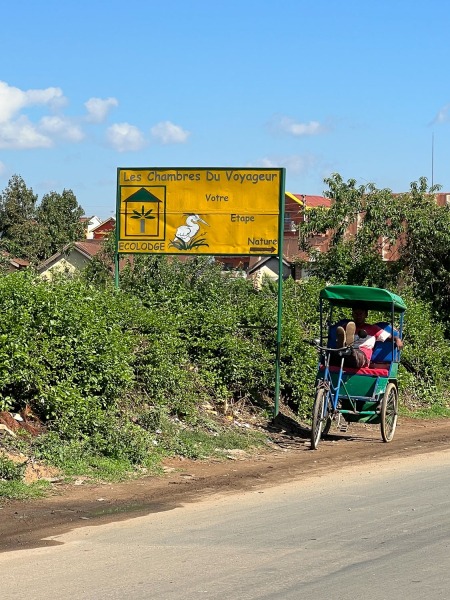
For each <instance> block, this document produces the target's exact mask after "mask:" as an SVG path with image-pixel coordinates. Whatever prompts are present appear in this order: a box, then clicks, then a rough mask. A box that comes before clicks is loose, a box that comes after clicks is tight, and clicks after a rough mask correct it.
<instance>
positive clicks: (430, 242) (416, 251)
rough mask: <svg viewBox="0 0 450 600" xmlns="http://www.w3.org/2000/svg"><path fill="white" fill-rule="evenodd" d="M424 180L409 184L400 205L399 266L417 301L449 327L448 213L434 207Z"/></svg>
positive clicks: (449, 246) (449, 232)
mask: <svg viewBox="0 0 450 600" xmlns="http://www.w3.org/2000/svg"><path fill="white" fill-rule="evenodd" d="M432 191H434V189H433V190H428V189H427V181H426V179H425V178H422V179H420V180H419V182H418V183H413V184H411V191H410V193H409V194H403V195H402V196H401V197H400V199H399V201H400V202H401V203H402V209H403V215H404V228H405V233H404V235H403V236H402V244H401V260H400V264H401V267H402V268H403V272H404V274H405V276H406V277H407V278H408V280H410V281H411V283H412V285H413V287H414V290H415V293H416V294H417V296H418V297H419V298H422V299H423V300H425V301H426V302H430V304H431V306H432V307H433V308H434V310H435V311H436V314H437V316H438V318H439V319H440V320H441V321H445V322H446V323H447V328H448V327H449V326H450V253H449V250H448V249H449V248H450V210H449V209H448V208H447V207H446V206H445V207H441V206H437V204H436V202H435V199H434V196H433V194H432V193H430V192H432Z"/></svg>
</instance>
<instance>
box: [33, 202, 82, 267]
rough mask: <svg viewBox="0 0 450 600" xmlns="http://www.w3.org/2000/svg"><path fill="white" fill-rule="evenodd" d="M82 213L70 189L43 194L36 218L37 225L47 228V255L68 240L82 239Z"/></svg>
mask: <svg viewBox="0 0 450 600" xmlns="http://www.w3.org/2000/svg"><path fill="white" fill-rule="evenodd" d="M83 215H84V210H83V209H82V207H81V206H80V205H79V204H78V201H77V199H76V196H75V194H74V193H73V192H72V190H63V192H62V194H58V193H57V192H50V193H48V194H45V195H44V196H43V198H42V201H41V203H40V205H39V206H38V208H37V211H36V218H37V222H38V223H39V225H41V226H43V227H45V229H46V230H47V233H48V237H49V248H48V255H49V256H50V255H52V254H54V253H55V252H57V251H59V250H61V249H62V248H63V247H64V246H65V245H66V244H67V243H69V242H76V241H78V240H82V239H84V237H85V232H84V228H83V225H82V223H81V221H80V217H82V216H83Z"/></svg>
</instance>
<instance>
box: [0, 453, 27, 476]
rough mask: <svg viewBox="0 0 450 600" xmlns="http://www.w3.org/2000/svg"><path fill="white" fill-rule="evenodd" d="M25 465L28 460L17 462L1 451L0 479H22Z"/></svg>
mask: <svg viewBox="0 0 450 600" xmlns="http://www.w3.org/2000/svg"><path fill="white" fill-rule="evenodd" d="M25 467H26V461H25V462H22V463H16V462H14V461H12V460H11V459H9V458H8V457H7V456H6V454H4V453H3V452H0V481H21V480H22V478H23V474H24V472H25Z"/></svg>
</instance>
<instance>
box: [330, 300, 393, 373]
mask: <svg viewBox="0 0 450 600" xmlns="http://www.w3.org/2000/svg"><path fill="white" fill-rule="evenodd" d="M368 314H369V311H368V310H367V308H366V307H365V306H359V305H357V306H354V307H353V309H352V318H353V321H349V322H348V323H347V325H346V327H345V329H344V327H342V326H338V327H337V329H336V337H337V340H336V347H337V348H343V347H344V346H346V345H347V346H350V345H352V348H351V353H350V354H349V355H348V356H344V366H345V367H352V368H356V369H360V368H362V367H368V366H369V365H370V360H371V358H372V353H373V349H374V346H375V342H377V341H380V342H384V341H386V340H389V339H392V333H391V332H390V331H387V330H386V329H382V328H381V327H379V326H378V325H371V324H370V323H367V322H366V319H367V316H368ZM393 336H394V341H395V344H396V346H397V348H398V349H399V350H400V349H401V348H403V342H402V340H401V339H400V337H399V333H398V331H395V330H394V333H393ZM331 363H332V364H335V365H340V364H341V358H340V357H339V356H338V355H336V354H332V355H331Z"/></svg>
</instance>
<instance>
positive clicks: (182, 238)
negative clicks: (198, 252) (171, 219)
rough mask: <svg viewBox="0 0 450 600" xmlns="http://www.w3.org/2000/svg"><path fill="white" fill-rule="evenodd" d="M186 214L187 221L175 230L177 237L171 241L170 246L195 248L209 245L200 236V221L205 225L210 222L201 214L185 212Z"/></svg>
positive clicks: (182, 248)
mask: <svg viewBox="0 0 450 600" xmlns="http://www.w3.org/2000/svg"><path fill="white" fill-rule="evenodd" d="M185 216H187V219H186V223H185V224H184V225H180V226H179V227H178V229H177V230H176V232H175V237H174V239H173V240H172V241H171V242H170V244H169V246H170V247H173V248H177V249H178V250H193V249H194V248H199V247H200V246H209V244H207V243H206V239H205V238H204V237H199V236H198V233H199V231H200V225H199V224H198V223H199V222H200V223H203V224H204V225H208V223H207V222H206V221H204V220H203V219H202V218H201V217H200V216H199V215H196V214H193V213H185Z"/></svg>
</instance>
